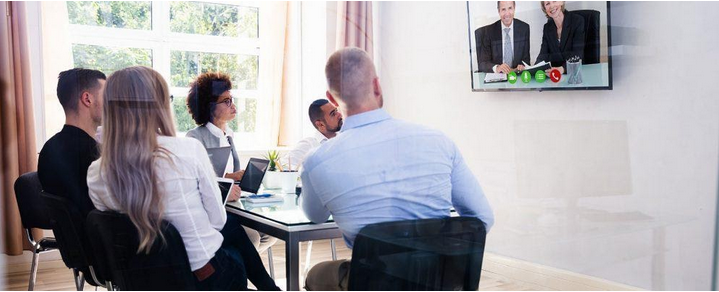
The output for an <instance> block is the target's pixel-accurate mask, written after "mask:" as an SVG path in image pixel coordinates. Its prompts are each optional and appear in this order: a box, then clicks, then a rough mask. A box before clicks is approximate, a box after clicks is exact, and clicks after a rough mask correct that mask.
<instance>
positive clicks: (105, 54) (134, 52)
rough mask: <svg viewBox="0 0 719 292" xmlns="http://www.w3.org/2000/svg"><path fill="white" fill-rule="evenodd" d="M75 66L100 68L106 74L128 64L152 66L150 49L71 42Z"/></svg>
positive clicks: (128, 65)
mask: <svg viewBox="0 0 719 292" xmlns="http://www.w3.org/2000/svg"><path fill="white" fill-rule="evenodd" d="M72 58H73V64H74V66H75V67H82V68H88V69H95V70H100V71H102V72H103V73H105V74H106V75H109V74H110V73H112V72H115V71H117V70H119V69H122V68H125V67H130V66H138V65H142V66H147V67H152V50H151V49H140V48H113V47H103V46H94V45H83V44H73V45H72Z"/></svg>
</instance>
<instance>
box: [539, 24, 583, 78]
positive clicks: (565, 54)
mask: <svg viewBox="0 0 719 292" xmlns="http://www.w3.org/2000/svg"><path fill="white" fill-rule="evenodd" d="M584 25H585V24H584V18H582V17H581V16H579V15H577V14H574V13H572V12H570V11H568V10H566V11H564V22H563V23H562V38H561V42H560V41H559V40H558V39H557V25H556V24H554V20H553V19H551V18H549V19H547V23H546V24H544V30H543V32H542V47H541V49H540V50H539V56H537V60H536V61H535V64H536V63H539V62H541V61H546V62H551V63H552V67H559V66H562V67H564V71H565V72H566V71H567V67H566V65H565V62H566V61H567V60H569V59H570V58H572V57H575V56H576V57H579V58H580V59H584V45H585V34H584V32H585V29H584Z"/></svg>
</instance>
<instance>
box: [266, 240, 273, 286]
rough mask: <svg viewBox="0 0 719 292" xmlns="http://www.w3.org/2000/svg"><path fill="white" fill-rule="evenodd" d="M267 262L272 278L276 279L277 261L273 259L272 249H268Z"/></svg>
mask: <svg viewBox="0 0 719 292" xmlns="http://www.w3.org/2000/svg"><path fill="white" fill-rule="evenodd" d="M267 260H268V264H269V266H270V278H272V280H274V279H275V260H274V259H273V258H272V247H271V246H270V247H269V248H267Z"/></svg>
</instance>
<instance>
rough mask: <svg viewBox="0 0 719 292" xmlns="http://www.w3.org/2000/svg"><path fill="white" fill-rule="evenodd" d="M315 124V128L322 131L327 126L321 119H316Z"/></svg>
mask: <svg viewBox="0 0 719 292" xmlns="http://www.w3.org/2000/svg"><path fill="white" fill-rule="evenodd" d="M314 126H315V129H317V130H318V131H320V132H322V130H323V129H322V128H323V127H325V124H324V123H323V122H322V121H320V120H316V121H315V122H314Z"/></svg>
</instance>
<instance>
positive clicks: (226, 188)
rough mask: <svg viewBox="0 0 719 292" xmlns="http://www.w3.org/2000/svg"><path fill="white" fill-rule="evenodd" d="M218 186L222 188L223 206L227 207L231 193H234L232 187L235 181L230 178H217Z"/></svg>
mask: <svg viewBox="0 0 719 292" xmlns="http://www.w3.org/2000/svg"><path fill="white" fill-rule="evenodd" d="M217 184H218V185H219V186H220V195H221V196H222V205H223V206H224V205H227V198H229V197H230V191H232V185H233V184H234V181H233V180H232V179H230V178H222V177H218V178H217Z"/></svg>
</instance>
